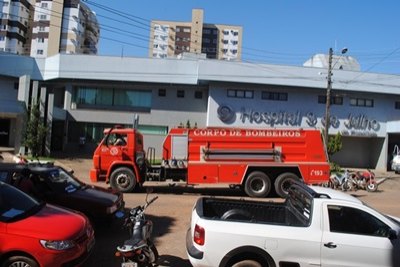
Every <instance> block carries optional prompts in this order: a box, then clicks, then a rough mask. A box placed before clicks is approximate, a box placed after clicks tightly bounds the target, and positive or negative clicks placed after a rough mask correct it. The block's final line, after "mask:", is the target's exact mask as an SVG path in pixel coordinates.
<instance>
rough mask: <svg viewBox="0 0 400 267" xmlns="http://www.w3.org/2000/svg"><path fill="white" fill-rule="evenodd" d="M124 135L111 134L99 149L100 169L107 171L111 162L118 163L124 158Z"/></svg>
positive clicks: (125, 143)
mask: <svg viewBox="0 0 400 267" xmlns="http://www.w3.org/2000/svg"><path fill="white" fill-rule="evenodd" d="M126 146H127V136H126V134H125V135H124V134H115V133H111V134H110V135H109V136H108V138H107V140H105V142H104V143H103V145H102V147H101V161H100V164H101V169H103V170H107V169H108V168H109V167H110V164H111V163H112V162H113V161H120V160H123V159H124V158H125V157H126V155H125V154H126V151H127V148H126Z"/></svg>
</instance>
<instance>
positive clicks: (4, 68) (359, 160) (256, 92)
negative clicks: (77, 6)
mask: <svg viewBox="0 0 400 267" xmlns="http://www.w3.org/2000/svg"><path fill="white" fill-rule="evenodd" d="M5 62H8V63H7V64H6V63H5ZM71 70H72V71H71ZM320 73H321V69H320V68H313V67H293V66H279V65H260V64H257V65H255V64H250V63H243V62H234V61H221V60H209V59H199V58H191V59H165V60H160V59H151V58H126V57H124V58H120V57H99V56H89V55H66V54H59V55H56V56H53V57H49V58H45V59H33V58H28V57H21V56H11V55H2V54H0V77H1V78H0V122H1V123H0V124H1V125H3V128H5V129H0V132H3V133H7V134H4V135H3V136H0V139H1V140H0V146H11V147H14V148H15V150H16V151H18V150H19V147H20V146H21V144H20V140H21V139H22V138H21V137H18V134H21V129H20V128H19V127H21V125H23V123H22V122H21V120H22V119H21V117H23V113H22V111H21V110H23V108H22V109H21V107H23V105H24V104H26V103H28V101H31V99H32V98H40V99H41V100H42V102H43V103H44V105H45V106H46V108H45V109H44V110H43V113H44V115H43V116H45V117H46V116H47V117H46V121H48V122H49V123H50V124H51V129H52V131H51V136H50V137H49V140H50V141H49V143H48V149H49V151H50V152H52V151H57V150H65V149H69V148H71V147H78V145H77V144H78V141H79V137H80V136H84V137H86V139H87V141H88V145H90V144H92V145H93V146H95V144H96V143H97V142H98V141H99V140H100V138H101V137H102V134H103V130H104V128H108V127H111V126H113V125H115V124H120V125H125V126H132V124H133V120H134V117H135V115H139V118H140V119H139V130H141V131H142V132H143V133H144V135H145V146H146V147H148V146H152V147H156V150H157V151H156V154H157V155H158V154H160V155H161V143H162V141H163V139H164V138H165V135H166V134H167V132H168V130H169V129H171V128H172V127H177V126H180V125H184V126H186V125H190V126H192V127H193V126H197V127H240V128H315V129H323V128H324V116H325V107H326V102H325V100H326V86H327V84H326V77H324V76H323V75H320ZM399 87H400V77H399V76H398V75H385V74H376V73H362V72H359V71H349V70H337V69H335V70H334V76H333V87H332V99H331V108H330V115H331V117H330V120H331V124H332V125H331V127H330V129H329V134H331V135H333V134H336V133H340V134H341V135H342V140H343V149H342V150H341V151H340V152H339V153H337V154H335V155H334V156H333V158H332V160H333V161H335V162H337V163H339V164H340V165H341V166H343V167H346V166H349V167H360V168H374V169H381V170H386V169H387V168H388V163H389V162H390V159H391V152H392V150H393V147H394V145H396V144H400V127H399V126H398V125H399V120H400V93H399V92H400V90H399ZM15 107H19V108H15ZM49 118H51V119H49Z"/></svg>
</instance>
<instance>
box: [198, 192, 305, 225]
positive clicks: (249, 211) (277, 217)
mask: <svg viewBox="0 0 400 267" xmlns="http://www.w3.org/2000/svg"><path fill="white" fill-rule="evenodd" d="M196 209H197V212H198V214H199V216H200V217H201V218H205V219H211V220H228V221H229V220H231V221H245V222H254V223H267V224H278V225H288V226H289V225H290V226H306V224H307V222H306V221H305V220H304V219H303V220H302V219H300V218H299V217H298V216H296V214H295V212H294V211H293V209H292V208H291V207H290V205H289V204H288V203H287V202H283V203H275V202H260V201H248V200H232V199H229V200H227V199H219V198H201V199H199V202H198V203H197V205H196Z"/></svg>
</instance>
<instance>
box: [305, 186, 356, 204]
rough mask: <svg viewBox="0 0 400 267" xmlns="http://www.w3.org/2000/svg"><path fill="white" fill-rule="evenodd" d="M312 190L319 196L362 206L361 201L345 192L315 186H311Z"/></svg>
mask: <svg viewBox="0 0 400 267" xmlns="http://www.w3.org/2000/svg"><path fill="white" fill-rule="evenodd" d="M310 188H311V189H312V190H314V191H315V192H316V193H317V194H319V195H321V196H327V197H328V198H330V199H334V200H340V201H346V202H352V203H358V204H362V201H361V200H359V199H358V198H356V197H354V196H352V195H350V194H347V193H345V192H341V191H337V190H334V189H332V188H327V187H322V186H315V185H313V186H310Z"/></svg>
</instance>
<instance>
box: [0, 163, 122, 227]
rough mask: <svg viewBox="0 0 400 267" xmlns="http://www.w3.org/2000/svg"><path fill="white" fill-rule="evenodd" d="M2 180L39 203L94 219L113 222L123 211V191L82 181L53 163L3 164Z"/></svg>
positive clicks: (0, 171)
mask: <svg viewBox="0 0 400 267" xmlns="http://www.w3.org/2000/svg"><path fill="white" fill-rule="evenodd" d="M0 181H3V182H6V183H8V184H11V185H13V186H15V187H17V188H19V189H20V190H22V191H24V192H25V193H28V194H30V195H32V196H33V197H35V198H36V199H38V200H42V201H45V202H47V203H50V204H54V205H60V206H64V207H67V208H70V209H74V210H78V211H80V212H82V213H84V214H85V215H86V216H88V217H89V218H91V219H92V220H96V221H98V220H102V219H110V218H112V217H113V216H114V214H115V213H116V212H118V211H122V210H123V209H124V201H123V196H122V194H121V193H120V192H117V191H115V190H112V189H106V188H102V187H98V186H93V185H88V184H85V183H83V182H81V181H79V180H78V179H77V178H76V177H74V176H73V174H72V172H68V171H66V170H65V169H64V168H62V167H60V166H55V165H53V164H32V163H30V164H14V163H0Z"/></svg>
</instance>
